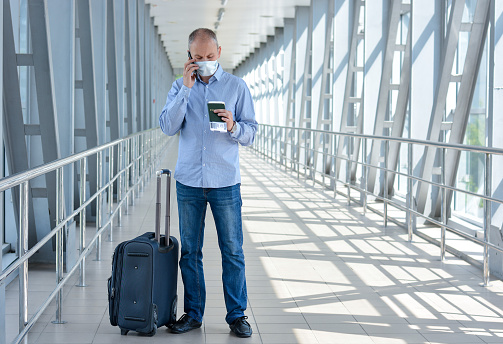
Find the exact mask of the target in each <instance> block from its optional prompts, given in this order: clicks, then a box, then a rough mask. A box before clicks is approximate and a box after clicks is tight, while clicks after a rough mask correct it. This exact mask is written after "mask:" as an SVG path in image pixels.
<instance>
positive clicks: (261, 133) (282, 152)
mask: <svg viewBox="0 0 503 344" xmlns="http://www.w3.org/2000/svg"><path fill="white" fill-rule="evenodd" d="M283 131H284V133H283ZM288 131H290V132H288ZM287 134H288V136H287ZM318 135H319V136H318ZM325 135H327V136H325ZM329 136H332V138H333V139H334V140H333V147H335V143H336V142H337V141H336V139H337V137H339V144H341V142H342V141H341V137H347V138H353V139H358V140H363V142H364V143H363V144H362V145H360V146H361V147H360V150H361V160H359V159H354V158H353V157H352V156H351V155H349V154H348V155H347V156H346V155H345V156H338V155H337V153H333V152H334V151H335V152H337V149H335V148H334V150H333V151H332V150H330V149H329V150H328V151H326V150H325V148H326V147H325V145H326V142H327V140H326V138H325V137H329ZM283 137H284V138H283ZM308 140H310V144H308V143H307V141H308ZM321 140H323V149H322V151H320V150H315V148H313V147H315V145H314V144H313V143H312V142H319V141H321ZM367 140H373V141H381V142H385V149H386V151H387V150H388V145H389V143H390V142H396V143H398V144H407V145H408V151H407V165H408V168H407V173H404V172H401V171H397V170H392V169H389V168H388V167H387V164H386V162H385V163H384V166H383V167H382V166H380V163H379V164H377V165H371V164H369V162H368V161H367V160H368V159H367V153H366V148H367ZM328 142H330V141H328ZM414 145H417V146H423V147H433V148H437V149H439V150H440V151H441V157H442V159H441V164H442V166H441V182H435V181H430V180H426V179H424V178H420V177H416V176H414V175H413V171H412V168H411V166H412V154H413V149H412V147H413V146H414ZM320 146H321V145H320ZM333 147H331V148H333ZM278 148H279V149H278ZM252 149H254V150H256V151H257V152H259V153H261V154H263V155H264V156H265V157H266V159H271V160H273V161H275V162H277V163H280V164H284V166H285V168H288V167H287V164H288V163H290V169H291V170H292V171H296V172H297V178H299V177H300V174H301V169H303V170H304V172H303V175H304V179H307V178H308V171H309V172H310V174H311V175H310V178H312V179H313V182H314V183H316V182H319V180H316V177H315V174H316V173H319V175H320V176H321V177H322V178H323V182H322V183H323V185H324V186H326V185H325V178H328V179H330V180H332V181H333V183H334V185H333V189H334V196H335V194H336V193H341V194H344V193H343V192H341V191H339V190H338V189H337V183H341V185H343V186H345V187H346V188H347V192H346V194H345V195H346V197H347V201H348V204H349V203H350V201H351V195H350V190H351V189H353V190H356V191H358V192H360V193H361V195H362V199H363V202H362V203H363V213H364V214H365V212H366V209H367V208H369V209H371V208H370V207H368V206H367V196H368V195H371V196H372V197H374V198H375V199H377V200H380V201H382V202H383V203H384V212H383V213H381V212H380V211H377V210H374V209H372V210H373V211H375V212H377V213H378V214H380V215H382V216H383V217H384V226H385V227H386V226H387V220H388V214H387V205H388V204H390V205H392V206H393V207H395V208H397V209H400V210H403V211H405V212H406V213H407V214H408V219H407V230H408V235H409V241H411V240H412V235H413V232H414V230H415V228H414V221H413V219H414V217H417V216H419V217H421V218H424V219H427V220H428V221H429V222H431V223H432V224H434V225H438V226H440V228H441V239H440V249H441V252H440V256H441V259H442V260H443V259H444V256H445V251H446V243H445V241H446V231H449V232H452V233H455V234H457V235H460V236H462V237H464V238H466V239H468V240H470V241H472V242H474V243H476V244H479V245H482V246H483V248H484V254H483V257H484V259H483V268H484V272H483V274H484V276H483V278H484V285H486V286H487V285H488V284H489V275H490V272H489V248H490V249H494V250H496V251H499V252H503V248H502V247H499V246H497V245H494V244H492V243H490V242H489V231H490V229H491V204H492V203H499V204H503V200H502V199H498V198H495V197H493V196H491V166H492V158H493V156H495V155H498V156H503V149H500V148H494V147H480V146H471V145H462V144H454V143H443V142H433V141H426V140H418V139H409V138H401V137H392V136H378V135H366V134H357V133H342V132H336V131H327V130H319V129H310V128H299V127H287V126H279V125H270V124H259V130H258V131H257V136H256V139H255V144H254V145H253V146H252ZM289 150H290V153H291V154H290V155H291V156H289V154H288V151H289ZM301 150H302V151H303V152H304V153H303V154H301V153H300V151H301ZM446 150H457V151H460V152H476V153H482V154H484V155H485V178H484V193H483V194H478V193H474V192H470V191H467V190H462V189H459V188H456V187H454V186H450V185H447V184H446V181H445V172H444V171H445V168H444V167H445V151H446ZM278 151H279V153H278ZM308 154H309V156H311V154H319V155H320V156H324V157H326V158H329V159H332V163H334V161H335V160H343V161H346V162H347V164H346V180H341V179H340V178H339V176H338V175H337V174H335V175H331V174H327V173H325V172H324V171H319V169H318V166H314V164H313V163H308ZM386 155H387V154H386ZM302 159H304V161H302ZM386 159H387V156H385V161H386ZM314 161H316V160H314ZM352 164H355V165H353V166H361V167H362V182H361V183H360V185H358V184H356V183H353V182H351V180H349V179H350V178H348V177H347V176H348V173H349V172H348V168H349V169H350V168H351V165H352ZM367 168H375V169H377V170H379V171H381V172H382V173H384V177H385V186H384V195H378V194H375V193H374V192H373V191H369V190H367V187H368V185H367V181H366V178H367V176H366V173H367V172H366V170H367ZM389 174H393V175H395V176H402V177H405V178H407V195H406V197H407V202H406V205H405V206H404V205H402V204H400V203H398V202H396V200H394V199H393V198H391V197H388V195H387V178H388V175H389ZM414 180H416V181H418V182H421V183H427V184H429V185H431V186H436V187H438V188H440V189H439V190H440V196H441V211H440V212H441V215H440V220H437V219H436V218H432V217H429V216H427V215H425V214H422V213H420V212H418V211H417V210H416V209H415V208H414V206H413V203H414V202H413V185H412V181H414ZM447 191H449V192H454V191H455V192H460V193H463V194H466V195H470V196H473V197H478V198H480V199H481V200H483V202H484V218H483V222H484V223H483V230H484V240H481V239H479V238H476V237H473V236H470V235H468V234H467V233H464V232H463V231H461V230H459V229H457V228H454V227H452V226H449V225H448V222H447V213H448V209H447V201H446V199H447V197H446V192H447ZM423 236H424V235H423Z"/></svg>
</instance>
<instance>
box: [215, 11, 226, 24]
mask: <svg viewBox="0 0 503 344" xmlns="http://www.w3.org/2000/svg"><path fill="white" fill-rule="evenodd" d="M224 14H225V9H223V8H221V9H219V10H218V18H217V20H218V21H219V22H220V21H222V19H223V17H224Z"/></svg>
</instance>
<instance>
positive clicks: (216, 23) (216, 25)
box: [215, 22, 220, 30]
mask: <svg viewBox="0 0 503 344" xmlns="http://www.w3.org/2000/svg"><path fill="white" fill-rule="evenodd" d="M219 25H220V22H215V30H218V26H219Z"/></svg>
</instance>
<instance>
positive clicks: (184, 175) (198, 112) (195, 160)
mask: <svg viewBox="0 0 503 344" xmlns="http://www.w3.org/2000/svg"><path fill="white" fill-rule="evenodd" d="M208 101H224V102H225V108H226V109H227V110H229V111H231V112H232V115H233V116H234V121H236V131H235V132H234V133H230V132H218V131H211V130H210V121H209V117H208V108H207V103H208ZM159 124H160V126H161V130H162V131H163V132H164V133H165V134H167V135H170V136H171V135H175V134H176V133H178V132H180V140H179V146H178V161H177V163H176V168H175V179H176V180H177V181H178V182H180V183H182V184H184V185H187V186H192V187H203V188H221V187H226V186H232V185H235V184H237V183H241V174H240V172H239V144H241V145H243V146H248V145H251V144H252V143H253V140H254V138H255V132H256V131H257V127H258V125H257V121H256V120H255V110H254V109H253V101H252V97H251V94H250V91H249V90H248V86H247V85H246V83H245V82H244V80H243V79H241V78H238V77H236V76H234V75H232V74H229V73H226V72H224V71H223V69H222V67H221V66H218V69H217V71H216V72H215V74H214V75H213V76H212V77H211V78H210V81H209V83H208V84H206V83H205V82H203V81H201V80H200V79H199V78H196V82H195V83H194V86H193V87H192V88H188V87H187V86H185V85H183V78H180V79H178V80H176V81H175V82H173V85H172V87H171V90H170V91H169V94H168V99H167V101H166V105H165V106H164V108H163V109H162V112H161V115H160V116H159Z"/></svg>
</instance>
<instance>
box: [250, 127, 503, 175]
mask: <svg viewBox="0 0 503 344" xmlns="http://www.w3.org/2000/svg"><path fill="white" fill-rule="evenodd" d="M259 127H265V128H278V129H287V130H303V131H307V132H313V133H321V134H328V135H335V136H347V137H354V138H359V139H373V140H378V141H392V142H397V143H412V144H419V145H422V146H432V147H436V148H449V149H457V150H462V151H471V152H478V153H489V154H496V155H503V149H501V148H494V147H482V146H472V145H465V144H457V143H444V142H434V141H428V140H418V139H409V138H405V137H403V138H402V137H395V136H379V135H367V134H357V133H343V132H340V131H329V130H322V129H311V128H299V127H286V126H282V125H272V124H259ZM372 167H376V166H372Z"/></svg>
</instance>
